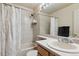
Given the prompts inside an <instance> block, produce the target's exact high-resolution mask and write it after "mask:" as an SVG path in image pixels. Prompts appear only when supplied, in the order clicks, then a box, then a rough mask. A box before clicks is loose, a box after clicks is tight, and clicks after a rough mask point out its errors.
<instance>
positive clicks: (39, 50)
mask: <svg viewBox="0 0 79 59" xmlns="http://www.w3.org/2000/svg"><path fill="white" fill-rule="evenodd" d="M37 49H38V53H39V54H40V55H42V56H48V55H49V52H48V51H47V50H45V49H43V48H42V47H40V46H38V47H37Z"/></svg>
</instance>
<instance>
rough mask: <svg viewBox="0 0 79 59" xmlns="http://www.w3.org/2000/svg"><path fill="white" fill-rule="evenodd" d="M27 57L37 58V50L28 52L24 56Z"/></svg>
mask: <svg viewBox="0 0 79 59" xmlns="http://www.w3.org/2000/svg"><path fill="white" fill-rule="evenodd" d="M26 55H27V56H37V50H30V51H28V52H27V54H26Z"/></svg>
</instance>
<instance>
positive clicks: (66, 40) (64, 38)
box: [58, 37, 73, 43]
mask: <svg viewBox="0 0 79 59" xmlns="http://www.w3.org/2000/svg"><path fill="white" fill-rule="evenodd" d="M58 42H64V43H73V42H72V40H71V39H69V38H68V37H59V38H58Z"/></svg>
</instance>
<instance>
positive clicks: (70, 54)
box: [36, 35, 79, 56]
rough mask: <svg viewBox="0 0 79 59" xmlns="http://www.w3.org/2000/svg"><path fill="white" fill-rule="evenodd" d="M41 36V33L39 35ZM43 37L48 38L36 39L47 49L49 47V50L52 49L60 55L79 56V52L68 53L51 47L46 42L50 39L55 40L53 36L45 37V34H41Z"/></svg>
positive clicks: (51, 50)
mask: <svg viewBox="0 0 79 59" xmlns="http://www.w3.org/2000/svg"><path fill="white" fill-rule="evenodd" d="M39 36H40V35H39ZM40 37H43V38H46V40H40V41H36V43H37V44H39V45H40V46H42V47H44V48H45V49H47V50H48V51H50V52H51V53H52V52H53V51H54V52H55V53H57V54H58V55H60V56H79V53H66V52H61V51H58V50H56V49H53V48H50V47H49V46H48V45H47V43H46V42H48V41H49V39H51V40H53V38H51V37H45V36H40Z"/></svg>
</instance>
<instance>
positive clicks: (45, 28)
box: [39, 3, 79, 37]
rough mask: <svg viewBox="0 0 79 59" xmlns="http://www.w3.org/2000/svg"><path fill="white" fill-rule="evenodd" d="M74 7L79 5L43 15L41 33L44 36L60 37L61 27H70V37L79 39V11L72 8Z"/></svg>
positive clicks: (41, 17)
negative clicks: (59, 30)
mask: <svg viewBox="0 0 79 59" xmlns="http://www.w3.org/2000/svg"><path fill="white" fill-rule="evenodd" d="M61 4H62V3H61ZM64 4H66V3H64ZM74 5H78V4H70V5H69V6H66V7H64V8H62V9H59V10H57V11H53V12H51V13H50V14H47V16H46V15H41V16H40V17H39V18H40V29H39V32H40V33H41V34H43V35H44V34H48V35H51V36H58V29H59V27H63V26H65V27H67V26H68V27H69V37H79V9H78V8H77V7H72V6H74ZM47 13H48V12H47ZM43 20H44V21H43ZM67 30H68V29H67ZM66 32H67V31H66Z"/></svg>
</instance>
